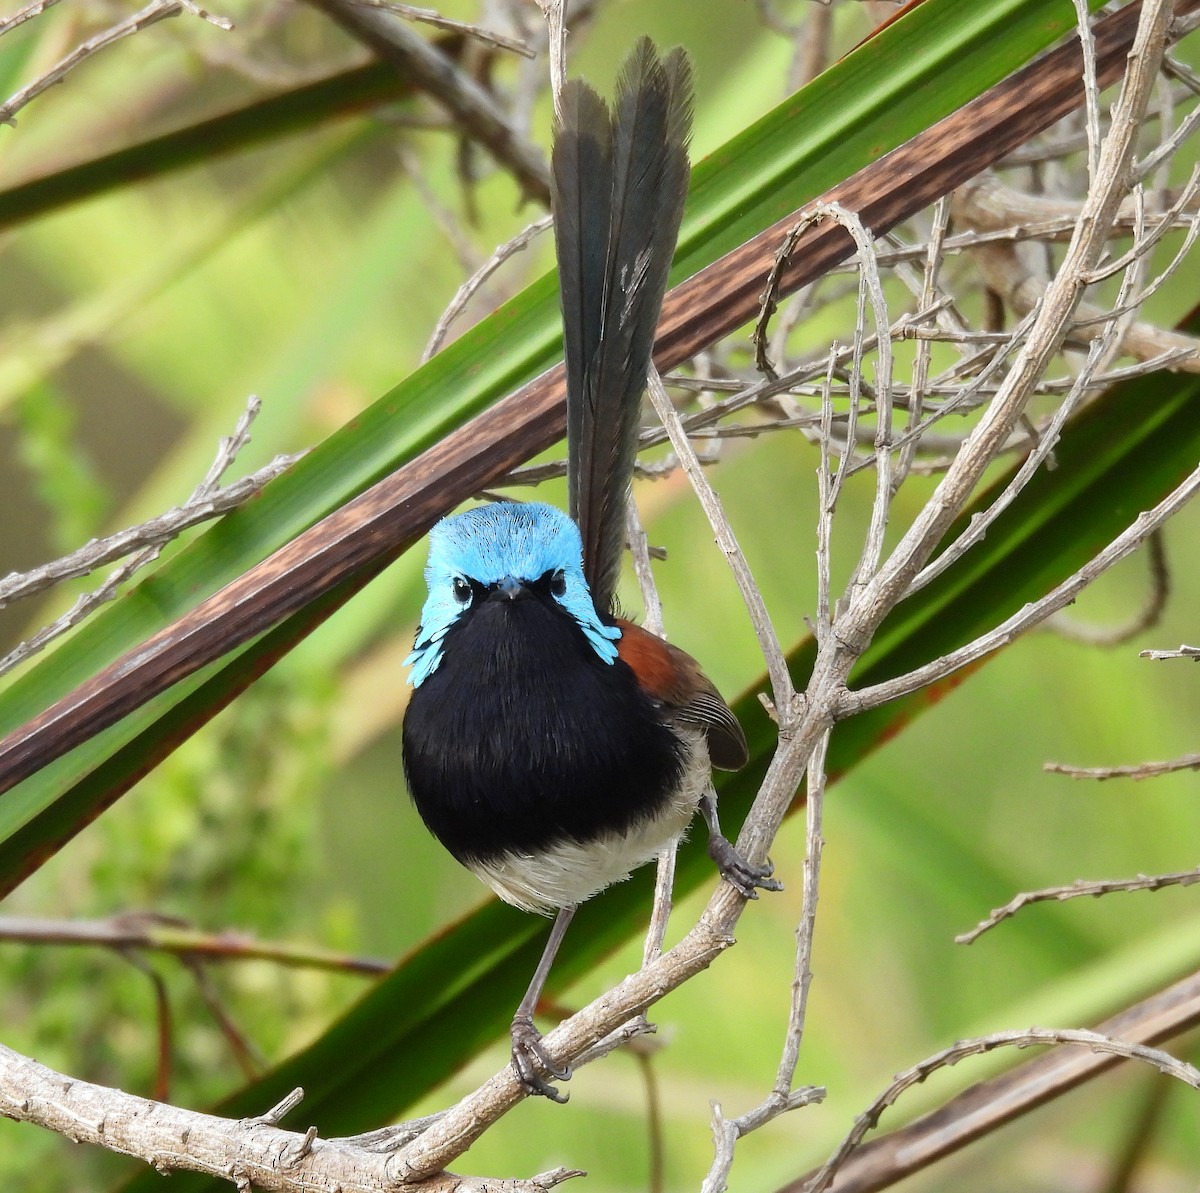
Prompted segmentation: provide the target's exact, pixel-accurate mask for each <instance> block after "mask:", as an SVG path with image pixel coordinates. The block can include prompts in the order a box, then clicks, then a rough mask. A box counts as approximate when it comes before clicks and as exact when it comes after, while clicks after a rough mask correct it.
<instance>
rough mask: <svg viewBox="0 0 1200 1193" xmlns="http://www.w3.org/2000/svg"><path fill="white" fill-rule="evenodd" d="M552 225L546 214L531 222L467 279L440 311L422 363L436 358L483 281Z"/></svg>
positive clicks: (423, 353)
mask: <svg viewBox="0 0 1200 1193" xmlns="http://www.w3.org/2000/svg"><path fill="white" fill-rule="evenodd" d="M553 222H554V218H553V217H552V216H549V215H544V216H541V217H540V218H539V219H536V220H534V221H533V223H531V224H528V225H526V227H524V228H523V229H522V230H521V231H520V232H518V233H517V234H516V236H514V237H513V238H512V239H511V240H509V241H506V242H505V243H504V244H502V245H501V246H500V247H499V248H498V249H496V251H495V252H494V253H492V255H491V256H490V257H489V258H488V259H487V260H486V261H485V262H484V263H483V264H482V265H481V266H480V267H479V268H478V269H477V270H476V271H475V272H474V273H473V274H472V275H471V276H470V277H469V278H467V280H466V281H465V282H463V284H462V285H461V286H459V288H458V290H457V291H455V294H454V297H453V298H452V299H451V300H450V304H449V306H447V307H446V309H445V310H444V311H443V312H442V315H441V317H440V318H439V319H438V321H437V323H436V325H435V326H434V329H433V332H432V334H431V335H430V337H429V342H428V343H427V344H426V345H425V351H424V352H422V353H421V363H422V364H424V363H425V361H427V360H429V359H431V358H432V357H434V356H436V355H437V354H438V352H440V351H441V348H442V344H443V343H444V342H445V339H446V335H447V334H448V333H449V331H450V327H451V325H452V324H453V323H454V321H455V319H457V318H458V317H459V315H461V314H462V312H463V311H464V309H465V308H466V306H467V303H469V302H470V301H471V299H472V298H473V297H474V296H475V294H476V293H477V292H478V291H479V289H480V288H481V287H482V286H483V284H484V282H486V281H487V280H488V278H490V277H491V276H492V274H494V273H495V272H496V270H497V269H499V268H500V266H501V265H503V264H504V262H505V261H507V260H508V259H509V257H511V256H513V255H514V254H515V253H519V252H520V251H521V250H522V249H524V248H525V247H526V246H527V245H529V243H530V242H531V241H532V240H533V239H534V238H535V237H537V236H540V235H541V233H543V232H544V231H545V230H546V229H547V228H549V227H550V225H551V224H552V223H553Z"/></svg>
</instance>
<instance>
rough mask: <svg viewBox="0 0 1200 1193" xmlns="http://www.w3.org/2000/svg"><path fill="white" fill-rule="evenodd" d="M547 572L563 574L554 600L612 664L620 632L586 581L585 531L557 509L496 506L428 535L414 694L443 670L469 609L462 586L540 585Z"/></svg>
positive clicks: (413, 660)
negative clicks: (512, 580) (452, 635)
mask: <svg viewBox="0 0 1200 1193" xmlns="http://www.w3.org/2000/svg"><path fill="white" fill-rule="evenodd" d="M547 572H560V573H562V576H563V579H564V581H565V589H564V592H563V594H562V595H561V596H558V597H555V600H557V601H558V603H559V604H560V605H562V607H563V608H564V609H565V610H566V611H567V612H568V613H570V614H571V616H572V617H574V618H575V620H576V622H578V624H579V628H580V629H581V630H582V631H583V633H584V635H585V636H586V637H587V640H588V641H589V642H590V643H591V645H592V647H593V649H594V650H595V651H596V654H597V655H599V657H600V658H601V659H603V660H604V662H606V663H611V662H613V660H614V659H616V657H617V648H616V646H615V645H614V643H615V642H616V640H617V639H618V638H620V636H621V631H620V630H619V629H618V628H617V627H616V626H610V625H605V624H604V623H603V622H602V621H601V620H600V617H599V615H598V614H597V612H596V606H595V604H594V603H593V601H592V595H591V593H590V592H589V590H588V586H587V581H586V580H585V579H584V578H583V544H582V541H581V540H580V537H579V527H578V526H576V525H575V523H574V522H573V521H572V520H571V518H569V517H568V516H567V515H566V514H564V513H563V512H562V510H560V509H556V508H555V507H554V506H552V505H544V504H542V503H541V502H528V503H526V502H515V501H514V502H507V501H503V502H494V503H493V504H491V505H481V506H478V507H476V508H475V509H471V510H467V511H466V512H465V513H462V514H455V515H453V516H452V517H449V518H443V519H442V520H441V521H440V522H438V523H437V525H436V526H434V528H433V529H432V530H431V531H430V532H429V562H428V563H427V564H426V565H425V582H426V584H428V585H429V596H428V597H427V598H426V601H425V606H424V608H423V609H422V610H421V625H420V627H419V628H418V630H417V640H416V642H415V643H414V644H413V649H412V653H411V654H410V655H409V656H408V658H407V659H405V660H404V661H405V664H406V665H407V666H410V667H412V673H411V674H410V675H409V682H410V683H411V684H412V685H413V687H414V688H415V687H418V686H419V685H420V684H421V683H422V682H423V681H424V680H425V679H427V678H428V677H429V676H430V675H432V674H433V672H434V671H436V670H437V667H438V664H439V663H440V662H441V659H442V640H443V639H444V638H445V637H446V634H447V633H448V632H449V630H450V627H451V626H452V625H453V624H454V622H455V621H456V620H457V619H458V618H459V617H460V616H461V615H462V612H463V606H462V605H461V604H460V603H459V601H458V600H457V599H456V597H455V595H454V581H455V580H456V579H462V580H474V581H475V582H476V583H478V584H482V585H484V586H487V585H491V584H495V583H497V582H498V581H500V580H502V579H504V578H505V577H506V576H514V577H516V578H517V579H518V580H536V579H538V578H539V577H540V576H544V575H545V574H546V573H547Z"/></svg>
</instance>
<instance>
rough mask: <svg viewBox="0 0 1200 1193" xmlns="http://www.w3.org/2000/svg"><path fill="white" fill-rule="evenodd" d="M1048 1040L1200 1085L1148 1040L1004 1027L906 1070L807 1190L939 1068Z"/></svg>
mask: <svg viewBox="0 0 1200 1193" xmlns="http://www.w3.org/2000/svg"><path fill="white" fill-rule="evenodd" d="M1044 1044H1071V1045H1075V1046H1077V1047H1081V1048H1087V1049H1089V1050H1090V1051H1092V1052H1096V1053H1100V1054H1103V1055H1107V1056H1119V1057H1123V1058H1124V1059H1126V1060H1138V1061H1142V1062H1143V1063H1145V1064H1148V1065H1152V1066H1153V1067H1154V1068H1156V1069H1158V1070H1159V1072H1161V1073H1165V1074H1166V1075H1167V1076H1168V1077H1173V1078H1175V1079H1176V1080H1177V1081H1182V1082H1183V1083H1184V1084H1186V1085H1190V1086H1191V1087H1192V1088H1193V1089H1200V1070H1197V1069H1195V1068H1193V1067H1192V1066H1191V1065H1189V1064H1187V1063H1186V1062H1184V1061H1181V1060H1177V1059H1176V1058H1175V1057H1173V1056H1171V1055H1170V1054H1169V1053H1166V1052H1163V1051H1162V1050H1161V1049H1159V1048H1151V1047H1148V1046H1147V1045H1145V1044H1132V1043H1127V1042H1125V1041H1124V1040H1116V1039H1113V1038H1112V1037H1111V1036H1105V1035H1101V1034H1100V1033H1099V1032H1094V1031H1081V1030H1071V1029H1059V1028H1045V1027H1031V1028H1029V1029H1028V1030H1026V1031H1003V1032H996V1033H995V1034H994V1035H990V1036H980V1037H978V1038H976V1039H973V1040H960V1041H958V1042H957V1043H956V1044H953V1045H951V1047H949V1048H946V1049H943V1050H942V1051H941V1052H937V1053H935V1054H934V1055H933V1056H930V1057H929V1058H928V1059H926V1060H923V1061H921V1063H920V1064H917V1065H914V1066H913V1067H912V1068H911V1069H906V1070H905V1071H904V1072H903V1073H900V1074H898V1075H897V1076H896V1079H895V1080H894V1081H893V1082H892V1083H891V1084H890V1085H889V1086H888V1087H887V1089H885V1090H884V1091H883V1093H881V1094H880V1095H879V1097H877V1098H876V1099H875V1100H874V1101H873V1102H872V1103H871V1105H870V1106H868V1107H867V1109H866V1110H864V1111H863V1113H862V1114H860V1115H859V1116H858V1118H857V1119H856V1120H855V1123H854V1128H853V1130H851V1132H850V1133H849V1134H848V1135H847V1136H846V1138H845V1139H844V1140H843V1141H842V1143H841V1145H840V1146H839V1147H838V1149H837V1151H835V1152H834V1153H833V1155H832V1156H830V1158H829V1159H828V1160H827V1161H826V1162H825V1165H824V1167H823V1168H821V1169H820V1171H819V1172H817V1173H816V1175H815V1176H814V1177H813V1178H812V1179H811V1180H809V1181H807V1182H806V1183H805V1185H804V1193H821V1191H822V1190H824V1189H827V1188H828V1187H829V1185H830V1184H831V1183H832V1181H833V1180H834V1178H835V1177H836V1175H837V1173H838V1170H839V1169H840V1168H841V1166H842V1165H843V1164H844V1163H845V1161H846V1160H847V1158H848V1157H849V1156H850V1155H851V1154H852V1153H853V1152H854V1150H855V1149H856V1148H857V1147H858V1146H859V1145H860V1144H861V1143H862V1141H863V1139H864V1138H865V1137H866V1135H867V1133H868V1132H869V1131H871V1130H872V1129H873V1128H874V1127H875V1125H876V1123H878V1121H879V1118H880V1115H882V1114H883V1112H884V1111H885V1110H886V1109H887V1108H888V1107H889V1106H891V1105H892V1104H893V1103H895V1102H896V1100H897V1099H898V1098H899V1097H900V1096H901V1095H902V1094H903V1093H904V1092H905V1091H906V1090H908V1089H911V1088H912V1087H913V1086H914V1085H919V1084H920V1083H921V1082H923V1081H925V1080H926V1079H927V1078H928V1077H929V1076H930V1075H931V1074H932V1073H935V1072H937V1070H938V1069H943V1068H946V1067H948V1066H950V1065H955V1064H958V1062H959V1061H961V1060H965V1059H967V1057H971V1056H982V1055H983V1054H985V1053H988V1052H992V1051H994V1050H995V1049H997V1048H1029V1047H1033V1046H1037V1045H1044Z"/></svg>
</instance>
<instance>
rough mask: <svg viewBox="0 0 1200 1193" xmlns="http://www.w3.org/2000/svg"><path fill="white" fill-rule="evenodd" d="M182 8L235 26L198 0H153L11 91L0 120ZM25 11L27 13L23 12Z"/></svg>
mask: <svg viewBox="0 0 1200 1193" xmlns="http://www.w3.org/2000/svg"><path fill="white" fill-rule="evenodd" d="M39 11H40V9H39ZM181 12H190V13H191V14H192V15H193V16H196V17H199V18H200V19H201V20H203V21H207V22H208V23H209V24H210V25H216V26H217V27H218V28H219V29H232V28H233V23H232V22H231V21H228V20H226V19H225V18H224V17H219V16H215V15H214V14H213V13H210V12H207V11H206V10H205V9H203V8H200V7H198V6H197V5H196V4H193V3H190V2H189V0H151V2H150V3H149V4H147V5H146V7H145V8H142V9H139V10H138V11H137V12H135V13H134V14H133V15H132V16H128V17H126V18H125V19H124V20H122V21H118V22H117V23H116V24H115V25H110V26H109V27H108V28H107V29H104V30H102V31H101V32H99V33H96V34H93V35H92V36H91V37H89V38H88V39H87V40H86V41H83V42H81V43H80V44H79V45H77V46H76V47H75V49H73V50H72V51H71V52H70V53H69V54H67V55H66V57H64V58H61V59H60V60H59V61H58V62H56V63H55V64H54V65H53V66H52V67H51V68H50V69H49V70H47V71H46V72H45V73H43V74H41V75H39V76H38V78H36V79H34V80H33V82H31V83H27V84H26V85H25V86H24V87H22V88H21V89H20V90H19V91H16V92H14V93H13V94H12V95H10V96H9V97H8V99H7V100H5V101H4V103H2V104H0V124H15V123H16V121H15V120H14V117H15V116H16V114H17V113H18V112H19V111H20V110H21V109H22V108H23V107H25V105H26V104H28V103H29V102H30V101H31V100H34V99H36V98H37V97H38V96H39V95H41V94H42V93H43V92H44V91H48V90H49V89H50V88H51V87H53V86H54V84H55V83H61V82H62V81H63V79H65V78H66V77H67V75H68V74H70V72H71V71H72V70H74V69H75V67H77V66H78V65H79V64H80V63H81V62H85V61H86V60H87V59H88V58H91V57H92V56H93V55H94V54H97V53H99V52H100V51H101V50H103V49H105V48H106V47H107V46H110V45H112V44H113V43H114V42H117V41H120V40H121V39H122V38H125V37H131V36H132V35H133V34H135V33H140V32H141V31H142V30H143V29H148V28H149V27H150V26H151V25H155V24H157V23H158V22H159V21H164V20H166V19H167V18H168V17H176V16H178V15H179V14H180V13H181ZM26 13H28V16H26V15H23V14H26ZM36 15H38V13H37V12H30V11H29V9H23V10H22V11H21V12H19V13H17V14H16V16H14V17H13V18H12V21H13V22H16V23H20V21H23V20H28V17H29V16H36ZM11 27H12V24H11V23H10V24H9V25H8V26H6V27H5V28H0V33H4V32H7V28H11Z"/></svg>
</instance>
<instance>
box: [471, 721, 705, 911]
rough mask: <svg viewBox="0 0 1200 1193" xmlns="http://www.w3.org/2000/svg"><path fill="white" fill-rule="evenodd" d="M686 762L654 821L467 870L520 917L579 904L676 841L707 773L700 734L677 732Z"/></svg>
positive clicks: (701, 791) (511, 855)
mask: <svg viewBox="0 0 1200 1193" xmlns="http://www.w3.org/2000/svg"><path fill="white" fill-rule="evenodd" d="M680 735H681V736H682V737H684V739H685V740H686V741H687V744H688V746H689V754H690V759H691V760H690V762H689V763H688V766H687V769H686V770H685V771H684V775H683V782H682V783H681V784H680V785H679V787H678V789H677V790H676V791H675V793H674V795H673V797H672V798H671V799H670V800H669V801H668V802H667V803H666V804H665V805H664V806H663V807H662V808H661V809H660V811H659V813H658V815H657V816H655V817H653V818H650V819H647V820H642V821H639V822H638V823H637V824H635V825H633V827H632V828H630V829H629V830H628V831H627V832H624V833H606V834H604V835H602V836H599V837H596V838H595V839H593V840H592V841H589V842H588V843H587V844H580V843H579V842H578V841H561V842H558V843H556V844H553V845H549V846H547V847H545V848H544V849H539V850H537V851H535V852H533V853H529V854H523V853H509V854H505V855H504V856H502V857H499V858H493V859H491V860H489V861H486V862H472V863H471V865H470V868H471V870H472V871H474V873H475V874H476V875H478V877H479V878H481V879H482V880H483V881H484V882H485V883H487V885H488V886H490V887H491V888H492V890H493V891H495V892H496V894H497V895H499V896H500V898H501V899H503V900H504V901H505V902H506V903H511V904H512V905H513V906H514V907H519V908H521V909H522V911H536V912H540V913H542V914H549V913H550V912H552V911H554V910H556V909H557V908H560V907H567V906H569V905H571V904H574V903H582V902H583V901H584V900H585V899H590V898H591V897H592V896H593V895H595V894H598V893H599V892H600V891H602V890H603V889H604V888H605V887H606V886H609V885H611V884H612V883H614V882H621V881H623V880H624V879H626V878H628V877H629V876H630V874H632V873H633V871H634V870H636V869H637V868H638V867H639V866H642V865H645V863H646V862H648V861H651V860H653V859H654V858H655V857H657V856H658V855H659V854H660V853H661V852H662V851H663V849H664V848H665V847H666V846H667V845H668V844H670V842H671V841H673V840H674V839H675V838H676V837H679V836H681V835H682V834H683V833H684V832H685V831H686V830H687V827H688V825H689V823H691V819H692V817H693V816H694V815H695V814H696V807H697V805H698V804H699V802H700V797H701V796H702V795H703V794H704V792H705V790H706V789H707V787H708V783H709V779H710V778H711V776H712V769H711V767H710V766H709V763H708V745H707V742H706V739H705V737H704V735H703V733H699V732H695V731H689V730H683V731H681V732H680Z"/></svg>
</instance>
